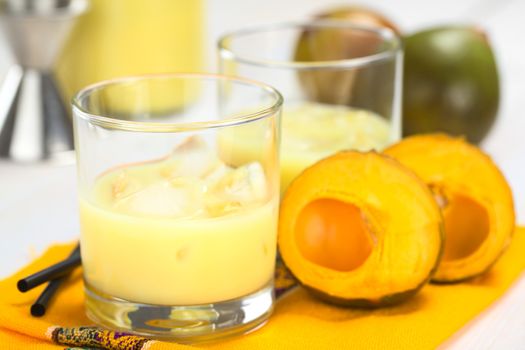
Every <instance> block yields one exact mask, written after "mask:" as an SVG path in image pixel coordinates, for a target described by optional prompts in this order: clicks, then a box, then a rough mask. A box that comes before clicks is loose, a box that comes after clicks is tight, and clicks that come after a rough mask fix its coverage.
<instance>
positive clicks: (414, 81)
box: [403, 26, 500, 143]
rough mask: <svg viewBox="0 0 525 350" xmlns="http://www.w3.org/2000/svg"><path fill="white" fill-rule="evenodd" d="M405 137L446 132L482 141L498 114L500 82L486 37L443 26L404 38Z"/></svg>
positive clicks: (478, 32) (465, 29)
mask: <svg viewBox="0 0 525 350" xmlns="http://www.w3.org/2000/svg"><path fill="white" fill-rule="evenodd" d="M403 84H404V88H403V134H404V135H412V134H418V133H427V132H435V131H443V132H446V133H449V134H452V135H464V136H466V138H467V139H468V140H469V141H470V142H474V143H479V142H480V141H481V140H482V139H483V138H484V137H485V135H486V134H487V133H488V132H489V130H490V128H491V126H492V124H493V123H494V120H495V119H496V116H497V111H498V105H499V96H500V91H499V78H498V71H497V67H496V61H495V59H494V54H493V52H492V49H491V47H490V45H489V43H488V40H487V38H486V36H485V35H484V34H483V33H482V32H480V31H479V30H478V29H475V28H472V27H459V26H458V27H439V28H433V29H429V30H424V31H421V32H418V33H415V34H413V35H410V36H408V37H406V38H405V63H404V81H403Z"/></svg>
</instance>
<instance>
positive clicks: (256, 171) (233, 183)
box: [211, 163, 267, 204]
mask: <svg viewBox="0 0 525 350" xmlns="http://www.w3.org/2000/svg"><path fill="white" fill-rule="evenodd" d="M211 192H212V193H213V194H215V195H217V196H218V197H220V198H222V199H223V200H224V201H226V202H239V203H240V204H247V203H250V202H257V201H260V200H262V199H264V198H265V197H266V195H267V188H266V177H265V175H264V170H263V168H262V166H261V164H259V163H249V164H247V165H243V166H241V167H239V168H237V169H234V170H231V171H229V172H227V173H226V174H225V175H224V176H223V177H222V178H221V179H220V180H219V181H217V183H216V184H215V185H214V186H213V187H212V188H211Z"/></svg>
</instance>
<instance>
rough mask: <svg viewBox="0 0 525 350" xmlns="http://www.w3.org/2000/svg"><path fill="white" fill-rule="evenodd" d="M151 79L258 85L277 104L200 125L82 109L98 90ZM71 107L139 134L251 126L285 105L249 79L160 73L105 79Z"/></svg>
mask: <svg viewBox="0 0 525 350" xmlns="http://www.w3.org/2000/svg"><path fill="white" fill-rule="evenodd" d="M147 79H181V80H184V79H192V80H195V81H203V80H207V81H217V82H218V81H230V82H234V83H236V84H240V85H245V86H252V87H253V86H255V87H258V88H260V89H261V90H264V91H265V92H267V93H268V95H269V96H272V97H273V98H274V101H273V102H272V103H271V105H270V106H269V107H266V108H262V109H259V110H257V111H255V112H251V113H243V114H240V115H235V116H233V117H229V118H224V119H220V120H210V121H196V122H181V123H173V122H166V123H164V122H145V121H144V122H143V121H131V120H122V119H118V118H115V117H111V116H110V115H101V114H96V113H92V112H90V111H89V110H87V109H86V108H84V107H82V104H81V103H82V101H83V99H85V98H86V97H87V96H89V95H91V94H92V93H93V92H95V91H97V90H101V89H104V88H106V87H109V86H115V85H119V84H125V83H132V82H137V81H143V80H147ZM71 104H72V106H73V111H74V112H78V113H73V117H74V118H76V117H79V118H82V119H86V120H88V121H89V122H91V123H93V124H95V125H98V126H102V127H106V128H111V129H114V130H123V131H138V132H165V133H167V132H182V131H195V130H204V129H212V128H219V127H228V126H235V125H240V124H245V123H249V122H252V121H256V120H259V119H264V118H267V117H269V116H271V115H274V114H275V113H276V112H277V111H279V109H280V108H281V106H282V105H283V97H282V95H281V93H280V92H279V91H278V90H277V89H275V88H274V87H272V86H270V85H268V84H265V83H262V82H259V81H256V80H251V79H246V78H240V77H235V76H230V75H224V74H211V73H159V74H142V75H133V76H126V77H119V78H114V79H108V80H103V81H100V82H97V83H94V84H91V85H88V86H86V87H85V88H83V89H82V90H80V91H79V92H77V93H76V94H75V96H74V97H73V98H72V99H71Z"/></svg>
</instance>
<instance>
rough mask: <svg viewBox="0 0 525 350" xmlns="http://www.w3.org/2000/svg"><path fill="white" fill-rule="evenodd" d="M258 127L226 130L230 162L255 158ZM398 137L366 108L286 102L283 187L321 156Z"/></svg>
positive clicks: (381, 145)
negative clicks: (232, 132)
mask: <svg viewBox="0 0 525 350" xmlns="http://www.w3.org/2000/svg"><path fill="white" fill-rule="evenodd" d="M258 128H260V127H259V126H257V125H246V126H245V127H243V128H242V129H241V128H238V129H237V130H235V131H234V132H235V134H231V131H229V130H225V132H224V133H223V134H222V135H221V136H222V137H221V138H220V144H221V145H222V148H223V149H227V150H229V152H228V153H225V155H223V158H224V159H226V160H227V161H228V162H229V163H231V164H239V163H242V162H244V161H245V159H253V157H254V155H256V154H257V152H259V150H258V149H257V146H256V145H255V144H254V142H253V141H252V140H258V139H259V138H258V137H257V135H258V133H260V130H258ZM397 138H399V135H398V134H396V131H395V130H392V129H391V127H390V123H389V122H388V121H387V120H386V119H384V118H382V117H381V116H379V115H377V114H375V113H373V112H370V111H367V110H363V109H355V108H349V107H345V106H338V105H327V104H320V103H302V104H297V105H291V106H286V105H285V108H284V110H283V115H282V127H281V191H284V190H286V188H287V187H288V185H289V184H290V182H291V181H292V180H293V179H294V178H295V177H296V176H297V175H299V174H300V173H301V172H302V171H303V170H304V169H305V168H306V167H308V166H310V165H313V164H314V163H315V162H317V161H319V160H320V159H323V158H325V157H327V156H329V155H331V154H334V153H336V152H339V151H342V150H345V149H352V150H359V151H369V150H378V151H379V150H382V149H383V148H385V147H386V146H388V145H389V144H390V143H391V142H393V141H396V139H397ZM232 143H235V145H237V146H232ZM238 145H242V147H239V146H238Z"/></svg>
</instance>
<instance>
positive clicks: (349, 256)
mask: <svg viewBox="0 0 525 350" xmlns="http://www.w3.org/2000/svg"><path fill="white" fill-rule="evenodd" d="M295 239H296V243H297V246H298V248H299V250H300V252H301V254H302V255H303V256H304V257H305V258H306V259H308V260H309V261H311V262H313V263H315V264H318V265H321V266H323V267H326V268H330V269H333V270H337V271H351V270H354V269H356V268H358V267H359V266H361V265H362V264H363V263H364V262H365V260H366V259H367V258H368V256H369V255H370V254H371V252H372V249H373V240H372V235H371V233H370V231H369V229H368V228H367V225H366V222H365V220H364V217H363V215H362V213H361V210H360V209H359V208H358V207H357V206H355V205H353V204H350V203H346V202H343V201H340V200H336V199H329V198H321V199H317V200H315V201H313V202H311V203H309V204H308V205H306V207H304V208H303V209H302V211H301V213H300V214H299V217H298V220H297V225H296V228H295Z"/></svg>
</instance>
